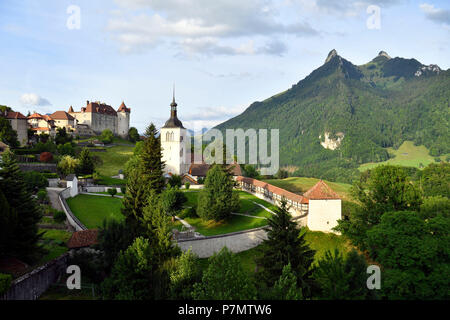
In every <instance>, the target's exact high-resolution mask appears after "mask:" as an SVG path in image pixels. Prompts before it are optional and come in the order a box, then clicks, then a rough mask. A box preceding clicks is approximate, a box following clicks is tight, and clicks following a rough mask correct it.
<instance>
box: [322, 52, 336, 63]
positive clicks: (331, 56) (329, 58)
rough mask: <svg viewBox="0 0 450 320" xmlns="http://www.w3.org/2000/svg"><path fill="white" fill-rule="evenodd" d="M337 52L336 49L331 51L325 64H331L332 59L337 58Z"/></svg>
mask: <svg viewBox="0 0 450 320" xmlns="http://www.w3.org/2000/svg"><path fill="white" fill-rule="evenodd" d="M337 55H338V54H337V51H336V50H335V49H333V50H331V51H330V53H329V54H328V57H327V59H326V60H325V63H327V62H329V61H330V60H331V59H333V58H334V57H336V56H337Z"/></svg>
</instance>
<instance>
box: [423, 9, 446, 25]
mask: <svg viewBox="0 0 450 320" xmlns="http://www.w3.org/2000/svg"><path fill="white" fill-rule="evenodd" d="M420 9H422V11H423V12H424V13H425V16H426V17H427V19H429V20H431V21H434V22H437V23H443V24H445V25H447V26H450V10H446V9H440V8H436V7H435V6H434V5H432V4H428V3H422V4H421V5H420Z"/></svg>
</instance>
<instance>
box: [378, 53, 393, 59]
mask: <svg viewBox="0 0 450 320" xmlns="http://www.w3.org/2000/svg"><path fill="white" fill-rule="evenodd" d="M378 56H379V57H386V58H388V59H391V56H390V55H388V54H387V52H386V51H380V53H379V54H378Z"/></svg>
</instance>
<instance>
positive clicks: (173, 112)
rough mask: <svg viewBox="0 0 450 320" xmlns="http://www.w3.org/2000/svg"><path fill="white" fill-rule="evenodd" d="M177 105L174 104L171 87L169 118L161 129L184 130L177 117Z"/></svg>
mask: <svg viewBox="0 0 450 320" xmlns="http://www.w3.org/2000/svg"><path fill="white" fill-rule="evenodd" d="M177 106H178V105H177V103H176V102H175V85H173V94H172V103H171V104H170V118H169V120H167V121H166V124H165V125H164V127H163V128H184V127H183V124H182V123H181V121H180V120H179V119H178V117H177Z"/></svg>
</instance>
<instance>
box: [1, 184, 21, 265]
mask: <svg viewBox="0 0 450 320" xmlns="http://www.w3.org/2000/svg"><path fill="white" fill-rule="evenodd" d="M16 227H17V212H16V211H15V210H14V208H11V206H10V205H9V203H8V201H7V200H6V198H5V195H4V194H3V191H2V189H1V185H0V257H5V256H8V255H11V253H12V252H11V248H14V247H15V243H14V240H15V239H14V231H15V230H16Z"/></svg>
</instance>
